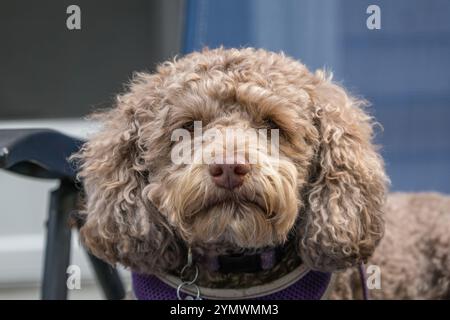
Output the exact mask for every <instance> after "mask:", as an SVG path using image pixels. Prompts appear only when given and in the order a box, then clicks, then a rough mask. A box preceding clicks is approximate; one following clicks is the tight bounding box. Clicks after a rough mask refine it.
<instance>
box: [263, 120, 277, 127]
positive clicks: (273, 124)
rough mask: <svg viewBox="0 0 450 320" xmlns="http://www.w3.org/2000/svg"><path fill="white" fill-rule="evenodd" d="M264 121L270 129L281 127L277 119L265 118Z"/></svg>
mask: <svg viewBox="0 0 450 320" xmlns="http://www.w3.org/2000/svg"><path fill="white" fill-rule="evenodd" d="M264 123H265V124H266V126H267V127H268V128H269V129H279V126H278V124H277V123H276V122H275V121H273V120H272V119H265V120H264Z"/></svg>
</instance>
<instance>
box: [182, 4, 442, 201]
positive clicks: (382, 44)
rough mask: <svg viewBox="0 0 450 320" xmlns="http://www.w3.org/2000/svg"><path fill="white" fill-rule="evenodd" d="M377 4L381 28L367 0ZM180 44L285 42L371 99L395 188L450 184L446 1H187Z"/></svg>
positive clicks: (187, 47) (280, 45) (269, 45)
mask: <svg viewBox="0 0 450 320" xmlns="http://www.w3.org/2000/svg"><path fill="white" fill-rule="evenodd" d="M370 4H377V5H379V6H380V8H381V30H368V29H367V28H366V19H367V17H368V14H366V8H367V7H368V6H369V5H370ZM186 12H187V19H186V30H185V37H184V38H185V43H184V51H185V52H190V51H193V50H198V49H201V48H202V47H204V46H208V47H210V48H214V47H217V46H220V45H224V46H226V47H241V46H254V47H262V48H266V49H270V50H274V51H280V50H283V51H284V52H286V53H287V54H289V55H291V56H294V57H296V58H297V59H299V60H301V61H302V62H303V63H305V64H306V65H308V67H309V68H311V69H316V68H322V67H326V68H330V69H331V70H333V71H334V74H335V79H336V80H338V81H340V82H341V83H342V84H343V85H344V86H346V87H347V88H348V89H349V90H350V91H351V92H353V93H354V94H357V95H361V96H363V97H365V98H366V99H368V100H369V101H370V102H371V103H372V105H373V106H372V108H371V112H372V114H373V115H375V117H376V118H377V120H378V121H379V122H380V123H381V124H382V125H383V127H384V131H380V132H379V133H378V135H377V137H376V139H377V142H378V143H379V144H381V145H382V146H383V149H382V153H383V157H384V158H385V161H386V167H387V170H388V173H389V175H390V177H391V180H392V189H393V190H404V191H421V190H437V191H441V192H446V193H450V1H448V0H428V1H423V0H396V1H388V0H385V1H365V0H279V1H272V0H248V1H240V0H228V1H209V0H188V1H187V11H186Z"/></svg>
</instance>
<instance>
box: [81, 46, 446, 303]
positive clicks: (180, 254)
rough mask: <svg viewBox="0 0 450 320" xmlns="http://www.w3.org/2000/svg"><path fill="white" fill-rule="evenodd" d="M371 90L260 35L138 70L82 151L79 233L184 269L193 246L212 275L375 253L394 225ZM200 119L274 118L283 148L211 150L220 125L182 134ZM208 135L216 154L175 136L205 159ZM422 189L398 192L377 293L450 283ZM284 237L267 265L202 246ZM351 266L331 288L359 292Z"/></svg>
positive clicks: (416, 292)
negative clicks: (267, 45)
mask: <svg viewBox="0 0 450 320" xmlns="http://www.w3.org/2000/svg"><path fill="white" fill-rule="evenodd" d="M364 104H365V103H364V101H362V100H360V99H356V98H354V97H352V96H350V95H349V94H348V93H347V92H346V91H345V90H344V89H343V88H342V87H340V86H338V85H337V84H335V83H333V82H332V81H331V77H329V76H327V75H326V74H325V73H324V72H322V71H317V72H316V73H315V74H313V73H310V72H309V71H308V70H307V68H306V67H305V66H304V65H302V64H301V63H299V62H297V61H295V60H293V59H291V58H289V57H286V56H284V55H283V54H276V53H271V52H267V51H264V50H255V49H251V48H248V49H240V50H238V49H230V50H225V49H222V48H220V49H215V50H204V51H203V52H201V53H192V54H190V55H187V56H186V57H184V58H182V59H179V60H175V61H173V62H166V63H164V64H162V65H160V66H159V67H158V69H157V72H156V73H154V74H147V73H139V74H136V75H135V77H134V79H133V81H132V83H131V84H130V87H129V90H128V91H127V92H126V93H124V94H122V95H119V96H118V97H117V106H116V107H115V108H113V109H111V110H110V111H107V112H104V113H100V114H98V115H97V116H96V118H97V119H99V120H100V121H101V122H102V124H103V128H102V129H101V130H100V132H98V133H97V134H95V135H94V136H92V137H91V138H90V139H89V141H88V142H87V143H86V144H85V145H84V147H83V148H82V150H81V151H80V152H79V154H78V155H76V156H75V157H76V158H78V160H79V162H80V163H79V165H80V178H81V179H82V180H83V184H84V189H85V192H86V209H85V211H84V212H83V214H84V215H85V224H84V226H83V227H82V229H81V231H80V232H81V237H82V240H83V242H84V244H85V245H86V247H87V248H89V249H90V250H91V251H92V253H93V254H95V255H97V256H98V257H100V258H102V259H104V260H106V261H108V262H110V263H112V264H115V263H121V264H122V265H124V266H127V267H129V268H130V269H131V270H133V271H135V272H139V273H144V274H173V275H178V274H179V273H180V270H181V268H182V267H183V266H184V265H185V264H186V261H187V257H188V252H192V254H193V256H194V259H195V260H196V263H197V264H198V266H199V270H200V272H199V278H198V283H199V284H200V285H202V286H206V287H212V288H214V287H215V288H242V287H249V286H252V285H255V284H264V283H268V282H270V281H272V280H276V279H277V278H278V277H281V276H283V275H285V274H287V273H289V272H290V271H292V269H294V268H296V267H297V266H298V265H299V264H305V265H306V266H308V268H311V269H314V270H320V271H338V270H345V269H348V268H351V267H353V266H356V265H358V264H360V263H362V262H367V260H368V258H369V257H371V256H372V254H373V252H374V250H375V248H376V247H377V245H378V244H379V242H380V240H381V238H382V237H383V234H384V208H385V199H386V190H387V184H388V179H387V177H386V175H385V171H384V167H383V161H382V159H381V157H380V155H379V154H378V152H377V149H376V147H375V146H374V145H373V143H372V136H373V124H374V121H373V119H372V117H370V116H369V115H368V114H367V113H366V111H365V110H364ZM200 121H201V125H202V126H203V128H204V129H215V130H216V131H218V132H219V133H225V132H228V130H229V129H233V130H237V129H242V130H244V131H248V130H250V129H255V130H259V129H267V130H273V129H276V130H278V131H273V132H274V133H275V132H276V133H277V134H278V135H277V136H276V138H275V136H271V135H270V134H269V136H268V137H267V139H268V141H269V142H270V143H273V144H272V145H273V146H277V147H278V152H277V153H276V155H274V154H273V153H269V152H268V151H267V149H264V148H260V147H259V146H257V147H255V146H254V145H253V144H252V143H250V145H249V144H248V143H247V144H245V143H244V144H245V146H247V148H240V147H236V148H234V147H233V149H232V150H231V155H232V156H233V158H231V159H230V158H228V156H227V157H222V156H221V157H217V154H216V153H214V152H217V150H223V151H224V152H226V154H227V155H228V154H229V153H228V151H230V150H226V149H227V144H226V143H223V140H221V139H209V140H208V139H201V140H200V141H197V140H195V138H194V140H192V141H191V140H188V141H186V139H179V140H174V139H172V138H173V133H174V132H175V131H176V130H178V129H183V130H185V131H187V132H189V137H191V135H192V136H193V137H195V134H194V132H195V126H196V122H197V123H198V122H200ZM233 132H235V131H233ZM271 132H272V131H271ZM233 137H234V138H236V139H237V140H239V139H241V138H242V132H241V133H234V136H233ZM241 140H242V139H241ZM244 140H245V139H244ZM275 140H277V141H275ZM246 141H247V140H246ZM275 142H277V144H275ZM199 144H200V146H201V147H202V148H200V150H199V149H198V148H197V149H196V148H192V149H190V147H191V146H193V145H199ZM211 146H214V147H215V149H214V152H213V156H214V161H212V162H208V163H204V162H202V161H200V162H198V161H192V162H181V163H178V162H175V161H174V159H173V155H174V153H176V152H174V150H178V151H179V150H189V151H188V152H187V153H186V154H184V156H183V157H185V158H186V157H187V156H189V157H191V158H190V159H191V160H192V159H204V158H203V157H204V154H205V152H206V151H208V150H210V147H211ZM217 147H218V148H217ZM186 148H187V149H186ZM271 150H272V149H271ZM178 151H177V152H178ZM252 156H256V158H257V159H258V161H256V162H251V161H249V159H250V158H252ZM217 159H221V160H223V162H220V161H217ZM422 197H424V199H423V200H424V201H423V202H422V200H421V198H420V197H419V198H417V199H418V200H414V199H416V198H414V199H413V200H410V199H409V198H408V196H402V195H397V196H394V198H393V199H394V200H393V201H391V202H389V203H388V210H389V211H392V212H390V214H389V215H388V218H387V222H388V223H389V225H390V226H389V227H388V228H387V230H388V232H387V234H386V237H387V241H384V242H383V243H382V245H381V247H380V250H379V251H377V254H376V255H375V256H374V260H373V261H374V262H373V263H375V264H377V265H379V266H380V268H381V270H382V281H383V282H382V290H378V291H377V293H376V294H374V296H376V297H378V296H380V297H388V298H403V297H411V298H414V297H419V298H420V297H443V296H445V295H448V292H449V291H448V283H449V279H450V277H449V273H448V272H449V270H450V268H449V258H448V255H447V253H446V252H444V251H443V250H442V249H444V248H445V249H447V248H448V244H449V243H450V241H449V238H448V237H444V235H443V234H441V233H440V232H441V231H443V230H444V229H445V226H444V221H443V222H442V223H441V224H439V223H438V225H437V226H436V228H435V230H434V231H432V230H433V229H432V225H431V221H436V222H437V220H434V219H435V218H436V219H437V213H436V212H435V211H436V210H433V209H430V213H429V214H428V213H426V212H425V211H426V209H425V208H428V207H427V203H428V202H427V201H425V200H426V199H428V198H427V197H426V196H422ZM433 199H434V198H432V200H433ZM446 201H448V200H446ZM415 202H417V205H416V204H413V203H415ZM431 204H432V205H434V204H435V205H436V206H438V205H439V204H438V201H437V200H433V201H432V202H431ZM397 207H398V209H397ZM446 207H447V208H448V207H449V206H448V203H447V204H446ZM420 208H422V209H420ZM415 211H417V212H419V211H420V212H421V213H423V214H424V215H422V216H421V215H420V214H417V215H414V214H413V213H414V212H415ZM432 211H433V213H432ZM445 219H446V221H445V223H446V225H447V226H448V225H450V224H449V223H448V215H447V216H446V218H445ZM421 220H423V221H425V222H426V223H422V222H421ZM426 227H427V228H428V229H426V230H425V229H422V228H426ZM419 230H422V231H420V232H419ZM446 230H448V229H446ZM416 231H417V232H416ZM438 231H439V233H438ZM411 232H416V233H415V235H414V236H412V235H411ZM422 233H424V234H426V235H427V237H426V238H420V237H421V236H420V235H421V234H422ZM433 235H436V236H435V238H433ZM422 240H423V241H422ZM282 245H284V246H285V247H286V248H287V249H286V250H284V251H283V252H284V253H283V256H282V257H281V259H280V261H278V262H277V263H276V265H274V266H273V267H271V268H268V269H265V270H260V271H258V272H240V273H223V272H217V271H215V270H213V269H211V268H208V266H207V264H208V263H207V262H205V259H203V260H202V257H215V256H220V255H232V254H238V255H251V254H255V253H258V252H263V251H264V250H267V248H272V247H278V246H282ZM419 247H420V248H419ZM422 247H423V248H422ZM189 249H191V251H189ZM436 259H437V260H439V261H435V260H436ZM206 260H207V259H206ZM445 266H446V269H445V270H444V269H441V267H445ZM414 277H417V278H415V279H413V278H414ZM350 280H352V275H348V274H341V275H340V276H339V277H338V279H337V280H336V284H337V288H336V290H335V293H333V295H332V296H333V297H338V296H340V297H344V298H351V297H357V296H356V295H353V294H352V290H353V291H355V292H356V291H358V288H357V287H354V285H353V284H352V282H350ZM431 287H432V289H430V288H431ZM438 288H439V289H438ZM355 294H357V293H355Z"/></svg>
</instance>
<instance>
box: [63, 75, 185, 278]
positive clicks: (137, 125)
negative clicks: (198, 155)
mask: <svg viewBox="0 0 450 320" xmlns="http://www.w3.org/2000/svg"><path fill="white" fill-rule="evenodd" d="M151 80H152V78H151V76H148V75H141V76H140V80H139V82H138V83H137V84H136V83H135V84H134V85H133V86H132V87H131V92H129V93H126V94H124V95H122V96H119V97H118V98H117V106H116V108H113V109H111V110H110V111H107V112H104V113H100V114H98V115H95V116H94V118H95V119H96V120H99V121H100V123H101V125H102V129H101V130H100V131H99V132H98V133H96V134H95V135H93V136H92V137H91V138H90V139H89V140H88V141H87V142H86V143H85V144H84V146H83V147H82V148H81V150H80V151H79V152H78V153H77V154H76V155H74V156H73V157H72V158H73V159H74V160H75V161H76V162H77V164H78V165H79V175H78V176H79V179H80V180H81V181H82V183H83V186H84V191H85V197H86V203H85V210H84V212H82V214H83V215H84V220H85V223H84V226H83V227H82V228H81V229H80V235H81V239H82V242H83V243H84V245H85V246H86V247H87V248H88V250H90V251H91V252H92V253H93V254H94V255H95V256H97V257H99V258H101V259H103V260H105V261H107V262H109V263H111V264H115V263H121V264H123V265H125V266H127V267H130V268H132V269H133V270H135V271H140V272H147V273H149V272H151V273H154V272H158V271H160V270H162V269H171V268H175V267H177V263H176V261H177V259H180V257H181V256H182V254H180V252H179V251H180V248H179V245H178V243H177V241H176V236H175V235H174V233H173V231H172V230H171V228H170V227H169V226H168V225H167V223H166V220H165V219H164V217H163V216H162V215H161V214H160V213H159V212H158V210H157V209H156V208H155V207H154V206H153V204H152V203H151V202H150V201H149V199H148V197H147V195H145V194H143V190H144V187H145V186H146V185H147V184H148V170H149V167H148V165H147V161H148V159H145V155H147V154H148V152H145V151H146V150H145V148H146V147H148V146H146V145H145V139H148V137H147V138H146V137H143V135H142V129H143V126H147V127H148V126H149V124H151V121H152V110H151V108H153V107H152V105H151V104H152V103H156V100H153V101H152V100H151V99H152V95H151V92H152V86H154V85H153V84H152V83H151ZM137 90H144V91H145V99H146V100H143V99H140V97H141V98H142V97H143V96H144V95H143V94H140V93H139V92H137Z"/></svg>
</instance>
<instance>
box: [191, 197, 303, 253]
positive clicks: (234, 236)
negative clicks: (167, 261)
mask: <svg viewBox="0 0 450 320" xmlns="http://www.w3.org/2000/svg"><path fill="white" fill-rule="evenodd" d="M289 214H291V215H292V214H293V213H287V212H272V211H270V210H268V209H267V208H266V206H265V205H264V204H263V203H260V202H258V201H252V202H250V201H241V202H233V201H221V202H216V203H212V204H210V205H209V206H207V207H205V208H203V209H201V210H199V211H198V212H197V213H196V214H195V215H192V216H191V218H190V219H188V221H189V222H186V223H188V224H189V225H185V226H183V228H182V229H184V230H187V231H188V232H187V233H185V237H186V238H187V239H186V241H187V242H189V243H191V244H192V245H194V246H201V247H209V246H211V247H217V246H222V247H227V248H239V249H258V248H263V247H267V246H274V245H278V244H282V243H284V241H285V240H286V239H287V236H288V234H289V231H290V230H291V229H292V227H293V222H292V223H288V224H290V225H288V226H286V220H290V221H295V218H293V217H287V216H286V215H289ZM280 221H282V222H283V223H282V224H284V226H283V228H280Z"/></svg>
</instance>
